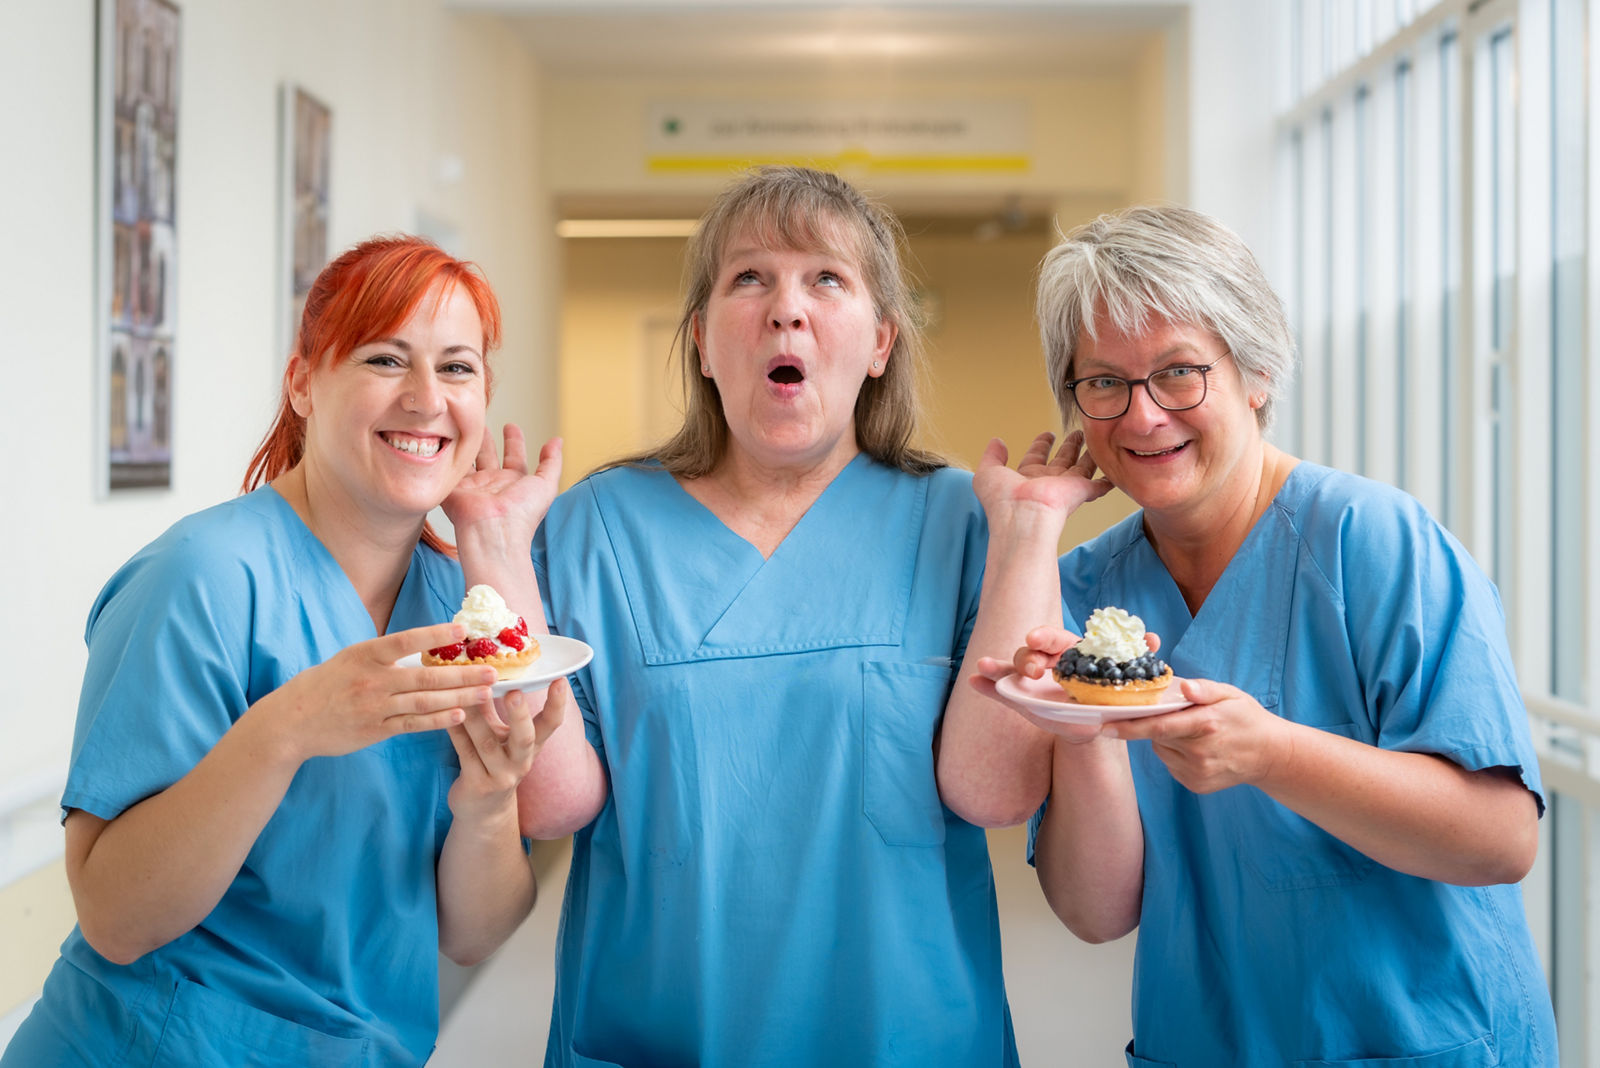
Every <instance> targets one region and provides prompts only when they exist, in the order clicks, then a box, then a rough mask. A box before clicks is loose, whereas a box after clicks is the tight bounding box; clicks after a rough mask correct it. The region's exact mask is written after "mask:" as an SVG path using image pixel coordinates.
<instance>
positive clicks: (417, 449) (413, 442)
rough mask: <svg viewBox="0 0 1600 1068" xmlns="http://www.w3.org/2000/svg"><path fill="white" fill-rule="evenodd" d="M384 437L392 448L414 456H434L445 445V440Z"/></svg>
mask: <svg viewBox="0 0 1600 1068" xmlns="http://www.w3.org/2000/svg"><path fill="white" fill-rule="evenodd" d="M382 437H383V440H384V441H385V442H387V443H388V445H389V446H390V447H391V448H394V449H398V450H399V451H401V452H404V453H409V454H411V455H412V456H433V455H434V454H436V453H437V452H438V451H439V447H440V446H441V445H443V444H444V439H443V438H433V437H428V438H419V437H413V436H412V435H410V434H383V435H382Z"/></svg>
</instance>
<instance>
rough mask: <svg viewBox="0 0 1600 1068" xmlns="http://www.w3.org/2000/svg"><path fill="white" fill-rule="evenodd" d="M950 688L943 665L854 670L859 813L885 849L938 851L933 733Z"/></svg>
mask: <svg viewBox="0 0 1600 1068" xmlns="http://www.w3.org/2000/svg"><path fill="white" fill-rule="evenodd" d="M950 686H951V672H950V669H949V668H948V667H944V666H942V665H934V664H906V663H894V662H890V661H871V660H869V661H867V662H865V663H863V664H862V665H861V808H862V813H863V814H864V815H865V816H866V818H867V819H868V820H870V821H871V823H872V825H873V827H875V828H876V829H877V832H878V834H879V835H880V836H882V838H883V841H884V843H885V844H886V845H892V846H937V845H943V844H944V835H945V824H944V819H945V817H944V804H943V802H941V801H940V800H939V786H938V782H937V780H936V778H935V774H934V766H933V734H934V730H935V729H936V728H937V726H938V724H939V717H940V716H941V715H943V713H944V706H945V702H946V701H947V700H949V697H950Z"/></svg>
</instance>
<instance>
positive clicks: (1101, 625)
mask: <svg viewBox="0 0 1600 1068" xmlns="http://www.w3.org/2000/svg"><path fill="white" fill-rule="evenodd" d="M1077 649H1078V652H1079V653H1080V654H1081V655H1083V656H1092V657H1095V658H1096V659H1099V658H1101V657H1105V658H1108V659H1111V660H1114V661H1116V662H1117V663H1119V664H1120V663H1123V662H1125V661H1128V660H1137V659H1139V657H1141V656H1143V655H1144V654H1145V653H1147V652H1149V646H1147V645H1145V643H1144V620H1142V619H1140V618H1139V617H1138V616H1135V615H1131V614H1129V613H1128V612H1126V611H1124V610H1123V609H1121V608H1096V609H1095V610H1094V613H1093V614H1092V615H1091V616H1090V617H1089V621H1088V622H1087V623H1086V624H1084V627H1083V640H1082V641H1081V642H1079V643H1078V645H1077Z"/></svg>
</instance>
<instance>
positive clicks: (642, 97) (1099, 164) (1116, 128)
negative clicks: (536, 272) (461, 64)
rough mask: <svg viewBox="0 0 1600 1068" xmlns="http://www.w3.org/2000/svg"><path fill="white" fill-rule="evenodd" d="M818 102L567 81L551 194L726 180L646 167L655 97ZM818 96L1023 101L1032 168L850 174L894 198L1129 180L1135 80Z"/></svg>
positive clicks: (904, 85) (788, 83)
mask: <svg viewBox="0 0 1600 1068" xmlns="http://www.w3.org/2000/svg"><path fill="white" fill-rule="evenodd" d="M744 94H752V95H755V96H758V97H760V98H763V99H774V98H776V99H784V98H794V99H801V100H809V99H816V98H817V97H818V96H819V89H818V85H817V82H816V81H815V80H814V79H812V80H795V79H783V78H778V79H774V80H771V81H765V82H763V83H762V84H761V85H760V87H759V92H755V91H753V90H751V89H749V88H748V87H747V86H746V85H745V84H744V83H743V82H742V81H733V80H729V79H705V80H684V79H663V78H653V79H647V78H639V79H627V78H606V79H589V78H560V79H553V80H552V81H551V83H550V84H549V86H548V91H547V93H546V95H545V112H546V117H547V132H548V140H547V143H548V144H549V145H550V146H551V149H552V151H550V152H548V153H547V154H546V155H545V158H544V182H545V186H546V188H548V189H549V190H550V191H551V192H552V193H554V194H555V195H556V196H558V197H575V198H582V199H586V200H599V199H604V198H607V197H611V198H619V199H621V200H624V201H628V200H642V199H647V198H650V197H659V198H667V199H670V198H673V197H685V198H691V199H692V198H704V197H706V196H709V195H710V194H713V193H715V192H716V190H718V189H720V188H721V187H722V186H723V184H725V182H726V181H727V177H728V176H727V175H726V174H719V173H684V174H654V173H651V172H650V170H649V168H648V166H647V142H646V134H647V127H646V122H647V118H648V115H649V109H650V105H651V104H652V103H654V102H656V101H685V100H697V99H715V100H728V99H730V98H738V97H740V96H741V95H744ZM821 96H822V97H823V98H825V99H830V100H848V101H855V102H862V101H871V100H876V99H887V100H923V99H980V100H982V99H993V98H1003V99H1011V100H1018V101H1022V102H1023V103H1024V104H1025V105H1026V106H1027V108H1028V112H1029V115H1030V128H1031V130H1032V137H1031V145H1030V155H1031V159H1032V165H1031V167H1030V169H1029V170H1028V171H1026V172H1023V173H982V172H974V173H951V172H934V173H901V172H886V171H870V172H868V171H858V172H852V171H845V172H843V173H845V175H846V177H849V178H851V179H852V180H853V181H856V182H858V183H859V184H860V185H861V186H862V187H863V188H868V189H871V190H872V191H873V192H875V193H877V194H879V195H882V196H885V197H890V198H894V199H897V200H898V201H900V202H901V203H902V204H906V203H909V202H911V201H913V200H914V199H917V198H922V199H923V200H924V201H938V200H940V199H943V198H950V197H958V198H962V199H966V200H969V201H970V200H971V199H972V198H974V197H979V196H985V197H988V198H990V199H993V198H994V197H995V196H997V195H1000V196H1003V195H1006V194H1013V193H1015V194H1020V195H1024V196H1030V197H1032V196H1046V197H1054V196H1059V195H1064V194H1117V195H1122V194H1125V193H1126V192H1127V191H1128V189H1129V188H1130V187H1131V184H1132V177H1133V173H1134V165H1135V159H1134V150H1133V143H1132V141H1131V139H1130V137H1129V130H1130V129H1131V128H1132V127H1133V126H1134V119H1135V113H1134V104H1135V93H1134V89H1133V85H1132V83H1131V80H1130V76H1129V75H1128V74H1115V75H1096V76H1087V75H1086V76H1081V77H1062V78H1048V79H1026V80H1023V79H1016V80H1007V79H986V80H981V81H979V80H974V79H970V78H969V79H961V78H951V79H948V80H940V81H931V80H909V79H895V78H891V77H888V76H882V77H876V78H865V77H862V76H859V75H852V74H848V73H846V74H844V75H842V76H839V77H830V78H829V80H828V82H827V86H826V89H825V90H824V91H822V93H821Z"/></svg>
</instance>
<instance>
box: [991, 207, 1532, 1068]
mask: <svg viewBox="0 0 1600 1068" xmlns="http://www.w3.org/2000/svg"><path fill="white" fill-rule="evenodd" d="M1038 316H1039V322H1040V327H1041V330H1042V333H1043V336H1044V344H1045V349H1046V361H1047V364H1048V367H1049V373H1050V381H1051V385H1052V388H1053V389H1054V391H1055V394H1056V399H1057V401H1058V403H1059V404H1060V406H1061V411H1062V414H1063V417H1064V418H1066V419H1067V420H1068V421H1069V422H1072V421H1075V420H1077V419H1078V417H1081V418H1082V423H1081V426H1082V435H1083V439H1082V440H1083V442H1084V444H1085V446H1086V449H1087V453H1088V456H1089V457H1090V458H1091V460H1090V462H1091V463H1092V464H1094V465H1096V466H1098V468H1099V470H1100V471H1101V472H1103V474H1104V477H1105V478H1106V479H1108V480H1109V481H1110V482H1111V483H1112V484H1114V485H1115V486H1117V487H1118V488H1120V489H1122V490H1123V491H1124V492H1125V493H1127V494H1128V496H1129V497H1131V498H1132V499H1133V500H1134V502H1135V503H1137V504H1138V505H1139V506H1140V509H1141V510H1140V511H1139V512H1137V513H1136V514H1134V515H1133V516H1131V517H1129V518H1128V519H1127V520H1126V521H1124V522H1122V523H1120V524H1118V525H1116V526H1114V527H1113V528H1111V529H1110V530H1109V531H1107V532H1106V533H1104V534H1102V535H1101V536H1100V537H1098V538H1096V539H1094V540H1093V541H1090V542H1088V543H1086V544H1084V545H1081V546H1079V547H1078V548H1076V549H1074V550H1073V551H1071V552H1069V553H1068V554H1067V555H1066V556H1064V557H1062V558H1061V560H1060V564H1059V569H1057V568H1051V567H1045V568H1041V569H1039V571H1037V572H1036V574H1035V580H1036V581H1037V582H1038V583H1040V584H1048V585H1051V586H1052V587H1053V586H1054V584H1055V582H1056V581H1057V579H1058V578H1059V581H1060V591H1061V596H1062V605H1063V607H1064V609H1065V615H1066V616H1067V619H1066V620H1065V623H1066V625H1067V626H1068V627H1071V626H1073V625H1074V624H1073V623H1072V619H1073V617H1075V618H1077V619H1080V620H1081V619H1085V618H1086V617H1087V616H1088V615H1089V614H1090V613H1091V612H1092V611H1094V610H1095V609H1098V608H1103V607H1106V606H1116V607H1119V608H1123V609H1125V610H1127V611H1129V612H1133V613H1137V614H1138V615H1139V616H1140V617H1142V620H1143V622H1144V624H1145V625H1148V627H1149V629H1150V630H1151V631H1153V632H1155V634H1158V635H1160V639H1159V640H1157V639H1155V638H1154V637H1153V636H1151V638H1150V641H1151V644H1152V645H1153V646H1154V645H1161V646H1164V653H1163V655H1164V656H1165V658H1166V660H1167V661H1169V662H1170V664H1171V667H1172V670H1173V671H1174V672H1175V673H1176V675H1177V676H1178V677H1179V679H1180V682H1179V683H1178V684H1177V688H1178V689H1179V690H1180V692H1181V702H1174V703H1187V707H1182V708H1180V709H1178V710H1176V711H1167V712H1164V713H1161V714H1154V715H1147V716H1144V717H1142V718H1135V719H1125V720H1119V721H1115V722H1104V721H1095V720H1092V717H1088V718H1091V722H1089V723H1087V724H1083V723H1081V722H1080V723H1079V724H1077V725H1064V724H1062V723H1061V722H1059V721H1058V720H1059V716H1054V717H1052V716H1050V715H1049V714H1048V713H1050V712H1051V711H1052V710H1051V709H1050V708H1049V707H1047V705H1044V704H1039V703H1037V702H1038V701H1040V700H1043V698H1034V699H1019V698H1018V697H1016V696H1015V695H1017V694H1022V695H1023V697H1024V698H1025V697H1026V693H1027V691H1028V689H1029V687H1028V686H1027V685H1026V683H1025V682H1024V681H1023V680H1036V679H1039V678H1040V677H1041V676H1042V675H1043V673H1044V671H1045V670H1046V669H1049V668H1051V667H1052V665H1055V664H1057V662H1058V658H1062V657H1063V654H1064V653H1065V652H1066V650H1067V649H1068V648H1069V647H1070V646H1071V645H1072V644H1073V643H1075V642H1076V640H1077V639H1076V638H1075V636H1073V635H1072V634H1070V633H1069V632H1068V631H1067V630H1063V629H1061V628H1058V627H1055V626H1053V625H1051V626H1044V627H1040V628H1039V629H1037V630H1035V631H1033V632H1032V633H1030V634H1029V635H1028V638H1027V644H1026V645H1025V646H1024V647H1023V648H1022V649H1020V650H1019V651H1018V652H1017V654H1016V656H1015V658H1014V662H1013V663H1012V664H1003V663H999V662H995V661H983V662H982V663H980V672H981V673H982V676H983V677H982V678H980V679H979V680H977V685H978V687H979V688H980V689H981V690H982V691H983V692H987V693H990V694H996V693H997V689H996V682H999V683H1000V686H999V687H998V692H999V694H1000V695H1004V694H1011V695H1013V696H1012V697H1011V698H1009V699H1008V698H1006V697H1004V696H1002V697H1001V699H1002V700H1007V703H1009V704H1011V705H1012V707H1013V708H1016V709H1017V710H1018V711H1020V712H1021V713H1022V714H1023V716H1025V717H1027V718H1028V719H1029V720H1030V721H1031V722H1033V723H1034V724H1035V725H1036V726H1038V727H1040V728H1041V729H1043V730H1046V731H1049V732H1051V733H1052V734H1054V735H1055V736H1056V740H1055V747H1054V756H1053V761H1054V768H1053V778H1052V785H1051V789H1050V795H1049V798H1048V803H1047V804H1046V806H1045V807H1044V808H1043V810H1042V811H1041V813H1040V815H1039V816H1038V817H1037V818H1036V821H1035V823H1034V825H1033V832H1034V838H1033V845H1034V857H1033V859H1034V862H1035V863H1036V864H1037V866H1038V872H1039V881H1040V883H1041V884H1042V886H1043V888H1044V891H1045V895H1046V897H1047V898H1048V899H1049V901H1050V904H1051V906H1052V908H1054V909H1055V911H1056V913H1057V915H1059V916H1060V917H1061V919H1062V920H1063V922H1065V923H1066V925H1067V926H1068V927H1069V928H1071V929H1072V931H1074V932H1075V933H1076V934H1078V935H1079V936H1080V937H1081V938H1084V939H1086V940H1088V941H1092V942H1098V941H1104V940H1107V939H1112V938H1118V937H1120V936H1122V935H1123V934H1126V933H1127V932H1128V931H1130V930H1132V929H1133V928H1134V927H1138V928H1139V941H1138V947H1137V958H1136V964H1135V971H1134V975H1135V986H1134V993H1133V1031H1134V1034H1133V1040H1132V1042H1131V1043H1130V1044H1129V1046H1128V1049H1127V1059H1128V1063H1129V1064H1130V1065H1133V1066H1146V1065H1183V1066H1189V1065H1200V1066H1214V1065H1228V1066H1232V1068H1241V1066H1252V1065H1285V1064H1304V1065H1311V1064H1316V1065H1357V1064H1359V1065H1363V1066H1375V1065H1380V1064H1390V1063H1394V1064H1402V1063H1403V1064H1407V1065H1423V1064H1426V1065H1428V1066H1429V1068H1435V1066H1437V1068H1445V1066H1450V1068H1456V1066H1465V1065H1493V1064H1501V1065H1510V1064H1515V1065H1518V1066H1529V1065H1554V1064H1555V1063H1556V1058H1557V1051H1556V1041H1555V1025H1554V1020H1553V1016H1552V1013H1551V1007H1550V999H1549V996H1548V993H1547V991H1546V988H1545V984H1544V981H1543V973H1542V970H1541V968H1540V964H1539V960H1538V957H1537V955H1536V954H1535V951H1534V947H1533V943H1532V939H1531V936H1530V934H1529V931H1528V926H1527V923H1526V920H1525V918H1524V913H1523V907H1522V899H1521V893H1520V890H1519V888H1518V887H1517V886H1516V885H1515V884H1516V882H1517V881H1518V880H1520V879H1521V878H1522V877H1523V876H1524V875H1525V874H1526V873H1527V871H1528V870H1529V867H1530V866H1531V865H1532V863H1533V858H1534V853H1535V850H1536V847H1537V842H1538V828H1537V821H1538V817H1539V814H1540V812H1541V811H1542V810H1543V804H1544V802H1543V798H1542V795H1541V787H1540V782H1539V768H1538V762H1537V759H1536V758H1535V755H1534V752H1533V748H1532V745H1531V742H1530V740H1529V732H1528V722H1527V714H1526V711H1525V710H1524V708H1523V705H1522V701H1521V698H1520V695H1519V692H1518V689H1517V684H1516V678H1515V675H1514V673H1513V670H1512V665H1511V656H1510V652H1509V649H1508V647H1507V642H1506V634H1505V621H1504V617H1503V615H1502V613H1501V609H1500V603H1499V599H1498V596H1497V594H1496V592H1495V590H1494V587H1493V585H1492V584H1491V583H1490V582H1489V580H1488V579H1487V578H1486V577H1485V576H1484V574H1483V573H1482V572H1481V571H1480V570H1479V569H1478V567H1477V565H1476V564H1474V563H1473V561H1472V559H1471V557H1470V556H1469V555H1468V554H1467V552H1466V550H1465V549H1463V548H1462V546H1461V545H1460V544H1459V543H1458V542H1457V541H1456V540H1455V539H1454V538H1453V537H1451V536H1450V534H1449V533H1448V532H1446V531H1445V530H1444V529H1443V528H1442V527H1440V526H1439V525H1438V524H1437V523H1435V522H1434V521H1433V519H1431V518H1430V517H1429V516H1428V514H1427V512H1426V511H1425V510H1424V509H1423V508H1422V506H1421V505H1420V504H1418V503H1417V502H1416V501H1415V500H1413V499H1412V498H1410V497H1408V496H1406V495H1405V494H1404V493H1401V492H1399V491H1398V490H1395V489H1392V488H1390V487H1388V486H1385V485H1380V484H1378V483H1376V482H1371V481H1368V480H1366V479H1362V478H1358V477H1356V476H1353V475H1348V474H1344V473H1342V472H1339V471H1334V470H1330V469H1329V468H1326V467H1320V466H1318V465H1316V464H1312V463H1306V462H1301V461H1299V460H1297V459H1295V458H1294V457H1292V456H1289V455H1287V454H1286V453H1284V452H1282V451H1280V450H1279V449H1277V448H1275V447H1273V446H1272V445H1270V444H1268V443H1267V442H1266V440H1265V439H1264V437H1263V432H1264V430H1265V428H1266V426H1267V424H1268V421H1269V418H1270V415H1271V411H1272V407H1273V402H1274V401H1275V400H1276V399H1277V398H1279V397H1281V396H1282V394H1283V391H1284V389H1285V386H1286V384H1287V380H1288V377H1289V373H1290V369H1291V364H1292V357H1293V345H1292V342H1291V340H1290V335H1289V331H1288V327H1287V324H1286V322H1285V318H1284V314H1283V311H1282V308H1281V306H1280V304H1279V301H1278V299H1277V298H1276V296H1275V295H1274V294H1273V292H1272V290H1271V288H1270V286H1269V285H1268V283H1267V281H1266V279H1265V277H1264V276H1263V274H1262V272H1261V270H1260V268H1259V267H1258V266H1257V265H1256V262H1255V259H1254V257H1253V256H1251V254H1250V252H1249V250H1248V249H1247V248H1246V247H1245V246H1244V244H1243V243H1242V242H1241V241H1240V240H1239V239H1238V237H1237V236H1235V235H1234V234H1232V233H1231V232H1230V231H1228V230H1227V229H1226V228H1224V227H1222V226H1221V225H1219V224H1218V223H1216V222H1215V221H1213V220H1212V219H1210V218H1208V217H1206V216H1204V215H1201V214H1200V213H1198V212H1194V211H1190V210H1187V209H1183V208H1175V207H1145V208H1134V209H1130V210H1127V211H1124V212H1121V213H1118V214H1115V215H1109V216H1105V217H1102V218H1100V219H1098V220H1096V221H1095V222H1093V223H1091V224H1089V225H1087V226H1084V227H1081V228H1079V229H1077V230H1074V231H1073V232H1072V233H1071V234H1069V235H1067V237H1066V239H1065V240H1064V241H1062V242H1061V244H1060V245H1058V246H1057V247H1056V248H1055V249H1053V250H1052V251H1051V252H1050V253H1049V255H1048V256H1047V257H1046V259H1045V262H1044V265H1043V268H1042V270H1041V273H1040V281H1039V301H1038ZM1048 444H1049V443H1048V439H1044V440H1043V441H1042V442H1036V443H1035V446H1034V450H1033V453H1032V454H1031V456H1030V460H1031V463H1029V464H1025V465H1024V467H1023V469H1022V470H1021V471H1020V472H1015V471H1007V470H1006V469H1005V468H1004V467H1003V466H997V465H996V464H995V463H994V462H993V461H992V459H991V461H990V462H987V463H986V464H985V465H984V466H983V467H982V468H981V469H980V471H979V473H978V475H977V485H978V488H979V493H980V496H984V498H985V500H986V502H987V500H988V497H989V495H991V494H994V493H997V492H999V489H1000V488H1004V487H1010V488H1009V489H1008V490H1007V492H1011V493H1015V492H1016V484H1017V483H1019V482H1024V481H1026V482H1029V483H1032V484H1034V485H1035V486H1036V487H1038V488H1037V489H1036V492H1038V493H1039V494H1041V495H1042V494H1044V493H1045V492H1046V491H1045V489H1044V488H1043V487H1046V486H1048V485H1050V484H1051V483H1052V482H1054V481H1057V480H1060V479H1062V478H1063V476H1062V474H1061V473H1060V472H1061V471H1063V470H1064V469H1065V468H1066V467H1067V465H1068V463H1069V462H1072V463H1075V464H1081V463H1082V457H1080V456H1079V455H1078V448H1077V439H1076V438H1074V439H1070V440H1069V443H1068V444H1067V446H1066V447H1065V448H1064V450H1063V452H1064V453H1065V455H1064V456H1061V455H1058V456H1057V457H1056V459H1055V461H1054V463H1053V465H1047V464H1045V463H1044V462H1043V461H1044V458H1045V450H1047V449H1048ZM1079 474H1081V468H1080V470H1079V471H1078V472H1075V473H1074V474H1072V475H1068V476H1066V480H1067V481H1068V482H1069V483H1072V484H1073V485H1075V484H1076V480H1077V478H1078V476H1079ZM1063 514H1064V513H1063ZM1055 529H1056V531H1057V532H1059V529H1060V528H1059V525H1058V526H1057V527H1056V528H1055ZM1042 537H1044V538H1047V537H1048V535H1047V534H1046V535H1042ZM1065 660H1066V661H1067V662H1076V658H1074V657H1068V658H1065ZM1013 672H1015V673H1016V675H1017V676H1019V677H1018V678H1014V679H1011V680H1006V678H1005V677H1006V676H1007V675H1009V674H1012V673H1013ZM1038 692H1040V693H1042V692H1043V691H1042V690H1041V691H1038ZM1041 710H1042V711H1041ZM1022 800H1025V799H1019V798H1009V799H1007V801H1006V803H1007V804H1008V805H1010V804H1017V803H1019V802H1020V801H1022Z"/></svg>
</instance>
